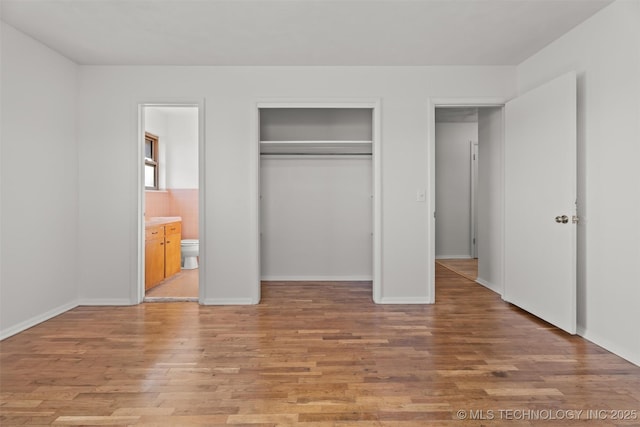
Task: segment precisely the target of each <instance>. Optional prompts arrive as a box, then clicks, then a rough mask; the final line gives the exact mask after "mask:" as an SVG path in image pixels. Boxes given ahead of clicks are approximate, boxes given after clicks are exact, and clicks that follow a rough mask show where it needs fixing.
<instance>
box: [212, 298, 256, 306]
mask: <svg viewBox="0 0 640 427" xmlns="http://www.w3.org/2000/svg"><path fill="white" fill-rule="evenodd" d="M255 304H258V302H256V301H254V300H253V299H252V298H207V299H205V300H204V302H203V305H255Z"/></svg>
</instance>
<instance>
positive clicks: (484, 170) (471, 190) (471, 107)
mask: <svg viewBox="0 0 640 427" xmlns="http://www.w3.org/2000/svg"><path fill="white" fill-rule="evenodd" d="M496 104H497V105H487V104H485V103H472V102H470V103H469V104H460V103H459V102H456V103H453V102H452V103H448V102H446V101H444V102H441V103H438V104H434V105H433V110H432V112H433V114H432V118H433V120H432V122H431V124H432V126H433V128H432V129H433V133H432V138H433V139H432V140H431V141H432V145H431V148H432V150H433V151H431V153H432V156H433V157H432V159H433V162H432V167H433V174H432V186H431V188H432V191H433V193H432V194H433V197H432V203H433V205H432V206H434V209H433V213H434V218H433V222H432V228H431V230H432V232H433V234H432V235H433V236H435V237H434V238H433V240H432V246H431V250H432V255H433V256H432V260H431V264H430V265H431V268H433V269H434V270H433V271H435V263H438V264H440V265H441V266H444V267H445V268H449V269H450V270H453V271H456V272H457V273H458V274H460V275H461V276H463V277H465V278H467V279H469V280H472V281H474V282H477V283H479V284H481V285H483V286H485V287H488V288H489V289H491V290H493V291H495V292H497V293H499V294H502V252H501V251H502V246H503V242H502V215H503V214H502V210H503V204H502V203H503V202H502V185H503V184H502V146H503V132H502V129H503V119H502V115H503V112H502V110H503V107H502V105H499V104H498V103H496ZM431 280H432V282H431V283H432V285H433V287H432V288H431V289H432V290H434V289H435V286H436V284H435V278H434V277H433V276H432V278H431ZM434 299H435V298H434Z"/></svg>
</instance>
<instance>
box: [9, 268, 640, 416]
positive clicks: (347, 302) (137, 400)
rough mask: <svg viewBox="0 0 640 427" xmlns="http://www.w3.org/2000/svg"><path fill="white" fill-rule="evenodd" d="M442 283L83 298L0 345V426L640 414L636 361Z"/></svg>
mask: <svg viewBox="0 0 640 427" xmlns="http://www.w3.org/2000/svg"><path fill="white" fill-rule="evenodd" d="M437 280H438V286H437V295H436V298H437V303H436V304H435V305H430V306H425V305H375V304H373V303H372V301H371V285H370V284H362V283H318V284H300V283H270V284H264V285H263V290H262V296H263V299H262V303H261V304H259V305H256V306H216V307H214V306H200V305H198V304H196V303H180V302H178V303H157V304H141V305H138V306H133V307H78V308H76V309H74V310H71V311H69V312H67V313H64V314H62V315H60V316H58V317H56V318H54V319H52V320H50V321H47V322H45V323H43V324H40V325H38V326H36V327H34V328H31V329H29V330H27V331H24V332H22V333H20V334H18V335H16V336H13V337H11V338H8V339H6V340H5V341H3V342H2V343H1V350H0V353H1V359H0V363H1V365H0V366H1V373H0V375H1V376H0V386H1V392H0V405H1V406H0V423H1V424H2V425H3V426H14V425H51V424H53V425H135V426H143V425H147V426H152V425H153V426H158V425H176V426H188V425H206V426H216V425H229V424H231V425H245V426H287V425H301V426H308V427H316V426H333V425H340V426H425V425H428V426H464V425H468V426H478V425H504V426H514V425H518V426H523V425H524V426H527V425H544V426H558V425H561V426H574V425H575V426H577V425H580V426H584V425H590V426H609V425H639V424H640V419H639V418H640V414H638V411H640V367H637V366H634V365H632V364H630V363H628V362H626V361H624V360H623V359H621V358H619V357H617V356H614V355H612V354H611V353H608V352H607V351H605V350H603V349H601V348H600V347H598V346H596V345H594V344H591V343H589V342H588V341H585V340H583V339H581V338H579V337H575V336H570V335H567V334H565V333H564V332H561V331H559V330H558V329H555V328H553V327H551V326H549V325H548V324H546V323H544V322H542V321H540V320H538V319H536V318H534V317H532V316H530V315H528V314H526V313H524V312H522V311H520V310H519V309H517V308H515V307H513V306H511V305H509V304H507V303H505V302H503V301H502V300H501V299H500V297H499V296H498V295H496V294H494V293H492V292H491V291H489V290H487V289H485V288H484V287H482V286H479V285H477V284H474V283H473V282H470V281H468V280H466V279H464V278H462V277H460V276H458V275H457V274H455V273H453V272H451V271H449V270H447V269H445V268H442V267H440V266H438V267H437ZM580 410H582V411H584V412H582V413H578V412H577V411H580ZM588 410H591V411H592V412H587V411H588ZM612 410H619V411H625V410H626V411H629V412H611V411H612ZM460 411H464V412H460ZM500 411H503V412H500ZM534 411H537V412H534ZM544 411H547V412H544ZM593 411H601V412H593ZM633 411H636V412H633ZM536 414H537V415H536ZM545 414H546V415H545ZM616 414H617V415H621V416H623V417H626V418H627V420H626V421H617V420H614V419H612V417H613V416H615V415H616ZM551 416H553V417H555V418H551V420H550V417H551ZM560 416H562V417H563V418H568V417H572V419H565V420H560V421H558V417H560ZM535 417H538V418H541V417H542V420H536V419H535ZM545 417H546V418H545ZM462 418H466V419H465V420H462ZM482 419H484V421H483V420H482ZM553 420H555V421H553Z"/></svg>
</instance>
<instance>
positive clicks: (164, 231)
mask: <svg viewBox="0 0 640 427" xmlns="http://www.w3.org/2000/svg"><path fill="white" fill-rule="evenodd" d="M181 239H182V218H180V217H179V216H177V217H154V218H149V219H148V220H145V245H144V246H145V268H144V271H145V280H144V288H145V290H147V289H150V288H153V287H154V286H157V285H159V284H160V283H161V282H162V281H163V280H165V279H167V278H169V277H171V276H173V275H174V274H176V273H179V272H180V240H181Z"/></svg>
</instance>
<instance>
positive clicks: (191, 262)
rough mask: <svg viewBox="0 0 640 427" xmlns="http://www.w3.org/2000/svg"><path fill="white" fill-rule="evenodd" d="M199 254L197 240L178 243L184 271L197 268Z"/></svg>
mask: <svg viewBox="0 0 640 427" xmlns="http://www.w3.org/2000/svg"><path fill="white" fill-rule="evenodd" d="M199 253H200V242H199V241H198V240H197V239H185V240H182V241H180V254H181V258H182V268H183V269H184V270H193V269H194V268H198V254H199Z"/></svg>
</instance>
